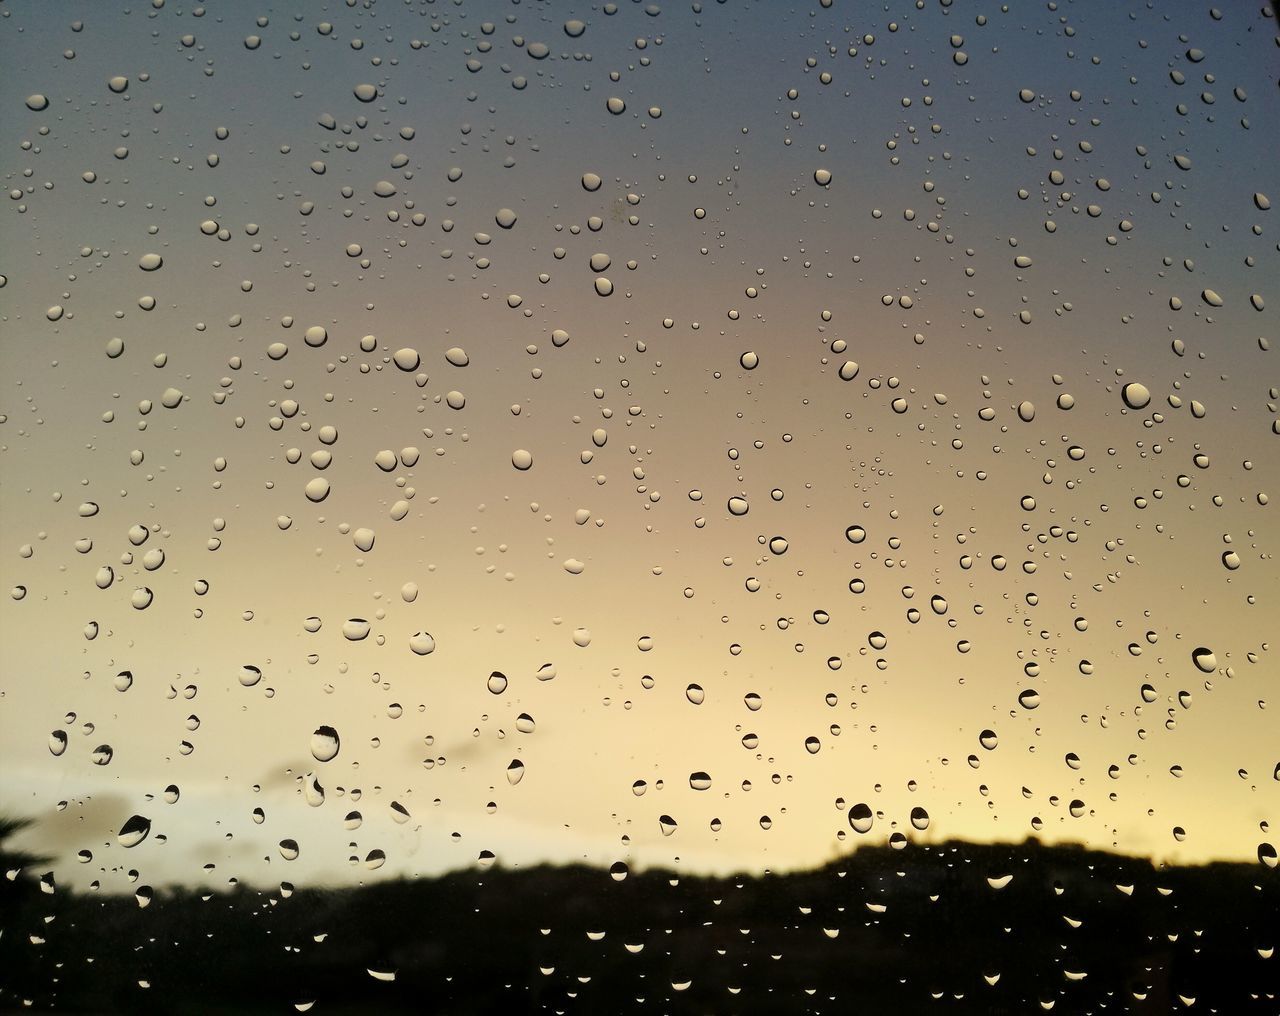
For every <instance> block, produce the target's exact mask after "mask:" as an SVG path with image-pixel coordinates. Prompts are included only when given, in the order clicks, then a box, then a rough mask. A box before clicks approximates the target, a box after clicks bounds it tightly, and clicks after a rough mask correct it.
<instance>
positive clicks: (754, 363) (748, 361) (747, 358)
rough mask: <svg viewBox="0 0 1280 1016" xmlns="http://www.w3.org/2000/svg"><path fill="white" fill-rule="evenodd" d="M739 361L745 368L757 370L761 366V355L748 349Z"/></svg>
mask: <svg viewBox="0 0 1280 1016" xmlns="http://www.w3.org/2000/svg"><path fill="white" fill-rule="evenodd" d="M738 362H739V363H741V364H742V369H743V370H755V369H756V368H757V367H759V366H760V357H758V356H757V355H756V354H755V353H753V352H751V351H750V350H748V351H747V352H745V353H743V354H742V356H740V357H739V358H738Z"/></svg>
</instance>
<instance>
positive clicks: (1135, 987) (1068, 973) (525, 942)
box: [0, 841, 1280, 1014]
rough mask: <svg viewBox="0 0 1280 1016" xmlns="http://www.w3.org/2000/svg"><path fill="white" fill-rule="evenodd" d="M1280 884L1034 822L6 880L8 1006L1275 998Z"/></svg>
mask: <svg viewBox="0 0 1280 1016" xmlns="http://www.w3.org/2000/svg"><path fill="white" fill-rule="evenodd" d="M1008 876H1012V877H1011V878H1007V877H1008ZM1006 878H1007V881H1006ZM1278 882H1280V872H1277V871H1275V870H1272V869H1269V868H1266V867H1265V866H1263V865H1261V864H1226V863H1222V864H1212V865H1208V866H1204V867H1195V868H1170V867H1164V868H1159V869H1157V868H1155V867H1153V866H1152V864H1151V863H1150V862H1148V861H1144V860H1141V859H1134V858H1128V857H1121V856H1116V855H1112V854H1106V853H1101V852H1096V851H1087V850H1084V849H1082V848H1073V847H1053V848H1048V847H1042V846H1040V845H1039V844H1037V843H1036V842H1035V841H1029V842H1027V843H1024V844H1020V845H1016V846H1010V845H976V844H970V843H959V842H956V843H946V844H941V845H937V846H909V847H908V848H906V849H905V850H892V849H889V848H864V849H861V850H859V851H857V852H856V853H855V854H852V855H851V856H849V857H846V858H843V859H842V860H840V861H839V862H837V863H832V864H831V865H828V866H827V867H825V868H821V869H817V870H814V871H809V872H803V873H797V874H788V875H780V876H765V877H761V878H752V877H747V876H739V877H732V878H706V877H687V876H677V875H676V874H674V873H672V872H659V871H648V872H634V873H631V874H629V875H627V876H626V877H625V878H623V879H621V880H618V879H616V878H614V877H612V876H611V875H610V873H609V872H605V871H600V870H597V869H592V868H585V867H566V868H553V867H539V868H532V869H527V870H518V871H509V870H503V869H501V868H494V869H491V870H489V871H485V872H481V871H475V870H472V871H466V872H455V873H451V874H448V875H443V876H440V877H437V878H430V879H421V880H411V881H405V880H394V881H382V882H375V883H373V884H370V885H367V886H364V887H361V888H355V889H342V890H322V889H305V888H303V889H298V890H297V891H294V892H291V893H289V894H288V895H285V894H283V893H282V892H281V891H280V890H279V889H276V890H275V891H271V892H267V891H262V890H258V889H251V888H247V887H240V888H238V889H236V890H235V891H234V892H231V893H226V892H220V893H212V892H207V893H200V892H196V891H193V890H166V891H157V893H156V894H155V898H154V899H153V900H152V901H151V902H150V904H149V905H148V906H146V907H145V908H142V907H139V905H138V903H137V901H136V900H135V899H133V898H132V897H129V896H123V897H121V896H99V895H81V894H71V893H68V892H66V891H64V890H57V891H55V892H53V893H47V892H44V891H42V890H41V889H40V887H39V886H38V885H37V884H36V883H34V882H30V881H28V882H25V883H24V882H21V881H19V882H18V883H11V884H10V885H9V886H8V887H7V893H6V897H5V900H4V912H3V914H2V915H0V925H2V926H3V935H2V936H0V1006H3V1007H4V1008H6V1009H16V1008H18V1007H23V1006H26V1005H31V1006H34V1007H36V1008H57V1009H61V1010H64V1011H81V1012H84V1011H90V1012H126V1011H127V1012H142V1011H146V1012H174V1013H187V1012H190V1013H196V1012H200V1013H209V1012H292V1011H294V1007H295V1006H296V1005H299V1004H303V1003H308V1002H314V1003H315V1005H314V1008H313V1009H312V1011H314V1012H317V1013H322V1012H323V1013H333V1012H342V1013H356V1012H360V1013H368V1012H414V1013H419V1012H429V1013H458V1014H479V1013H504V1014H506V1013H521V1012H547V1013H561V1012H566V1013H569V1012H572V1013H593V1014H594V1013H614V1012H654V1013H684V1012H691V1013H692V1012H697V1013H805V1012H814V1013H816V1012H824V1013H842V1014H843V1013H905V1014H912V1013H931V1012H938V1013H984V1014H985V1013H993V1014H999V1013H1019V1014H1021V1013H1030V1012H1042V1011H1047V1010H1048V1009H1049V1008H1050V1007H1051V1008H1052V1011H1054V1012H1058V1013H1071V1014H1076V1013H1088V1012H1103V1013H1106V1012H1131V1013H1168V1012H1172V1011H1179V1012H1182V1011H1190V1012H1217V1013H1225V1014H1237V1013H1266V1014H1275V1013H1276V1012H1278V1011H1280V996H1278V995H1277V991H1278V990H1280V956H1276V955H1273V954H1272V950H1274V948H1275V947H1276V945H1277V939H1278V938H1280V888H1278ZM48 918H52V920H48ZM637 947H642V948H637ZM370 971H375V972H377V973H379V974H382V975H383V976H384V977H386V976H390V975H391V974H394V980H385V979H379V978H377V977H375V976H374V975H372V974H371V973H370ZM139 982H145V983H146V985H147V986H146V987H144V986H141V985H140V983H139ZM1192 1000H1194V1001H1192Z"/></svg>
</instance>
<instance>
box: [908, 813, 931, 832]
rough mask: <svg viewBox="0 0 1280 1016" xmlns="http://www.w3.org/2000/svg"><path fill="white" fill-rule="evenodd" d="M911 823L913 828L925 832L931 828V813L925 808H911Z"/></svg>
mask: <svg viewBox="0 0 1280 1016" xmlns="http://www.w3.org/2000/svg"><path fill="white" fill-rule="evenodd" d="M911 825H912V828H914V829H916V830H918V831H919V832H924V831H925V830H926V829H928V828H929V813H928V812H927V811H925V810H924V809H923V808H912V809H911Z"/></svg>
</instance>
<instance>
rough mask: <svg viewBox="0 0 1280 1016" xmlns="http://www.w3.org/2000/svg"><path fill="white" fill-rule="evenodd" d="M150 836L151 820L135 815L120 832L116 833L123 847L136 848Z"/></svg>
mask: <svg viewBox="0 0 1280 1016" xmlns="http://www.w3.org/2000/svg"><path fill="white" fill-rule="evenodd" d="M150 835H151V819H149V818H145V817H144V816H142V815H134V816H132V817H131V818H129V819H128V820H127V821H126V822H125V824H124V825H122V826H121V827H120V831H119V832H118V833H116V839H117V840H118V841H119V842H120V846H122V847H136V846H137V845H138V844H139V843H141V842H142V841H143V840H145V839H146V838H147V837H148V836H150Z"/></svg>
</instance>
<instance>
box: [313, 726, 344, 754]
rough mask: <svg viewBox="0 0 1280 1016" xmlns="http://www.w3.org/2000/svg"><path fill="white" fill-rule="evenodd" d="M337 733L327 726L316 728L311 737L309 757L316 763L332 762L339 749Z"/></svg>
mask: <svg viewBox="0 0 1280 1016" xmlns="http://www.w3.org/2000/svg"><path fill="white" fill-rule="evenodd" d="M341 744H342V742H341V740H340V739H339V737H338V732H337V731H336V730H334V729H333V727H329V726H319V727H316V729H315V731H314V733H312V735H311V757H312V758H314V759H315V760H316V761H317V762H332V761H333V760H334V759H335V758H337V757H338V751H339V749H340V748H341Z"/></svg>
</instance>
